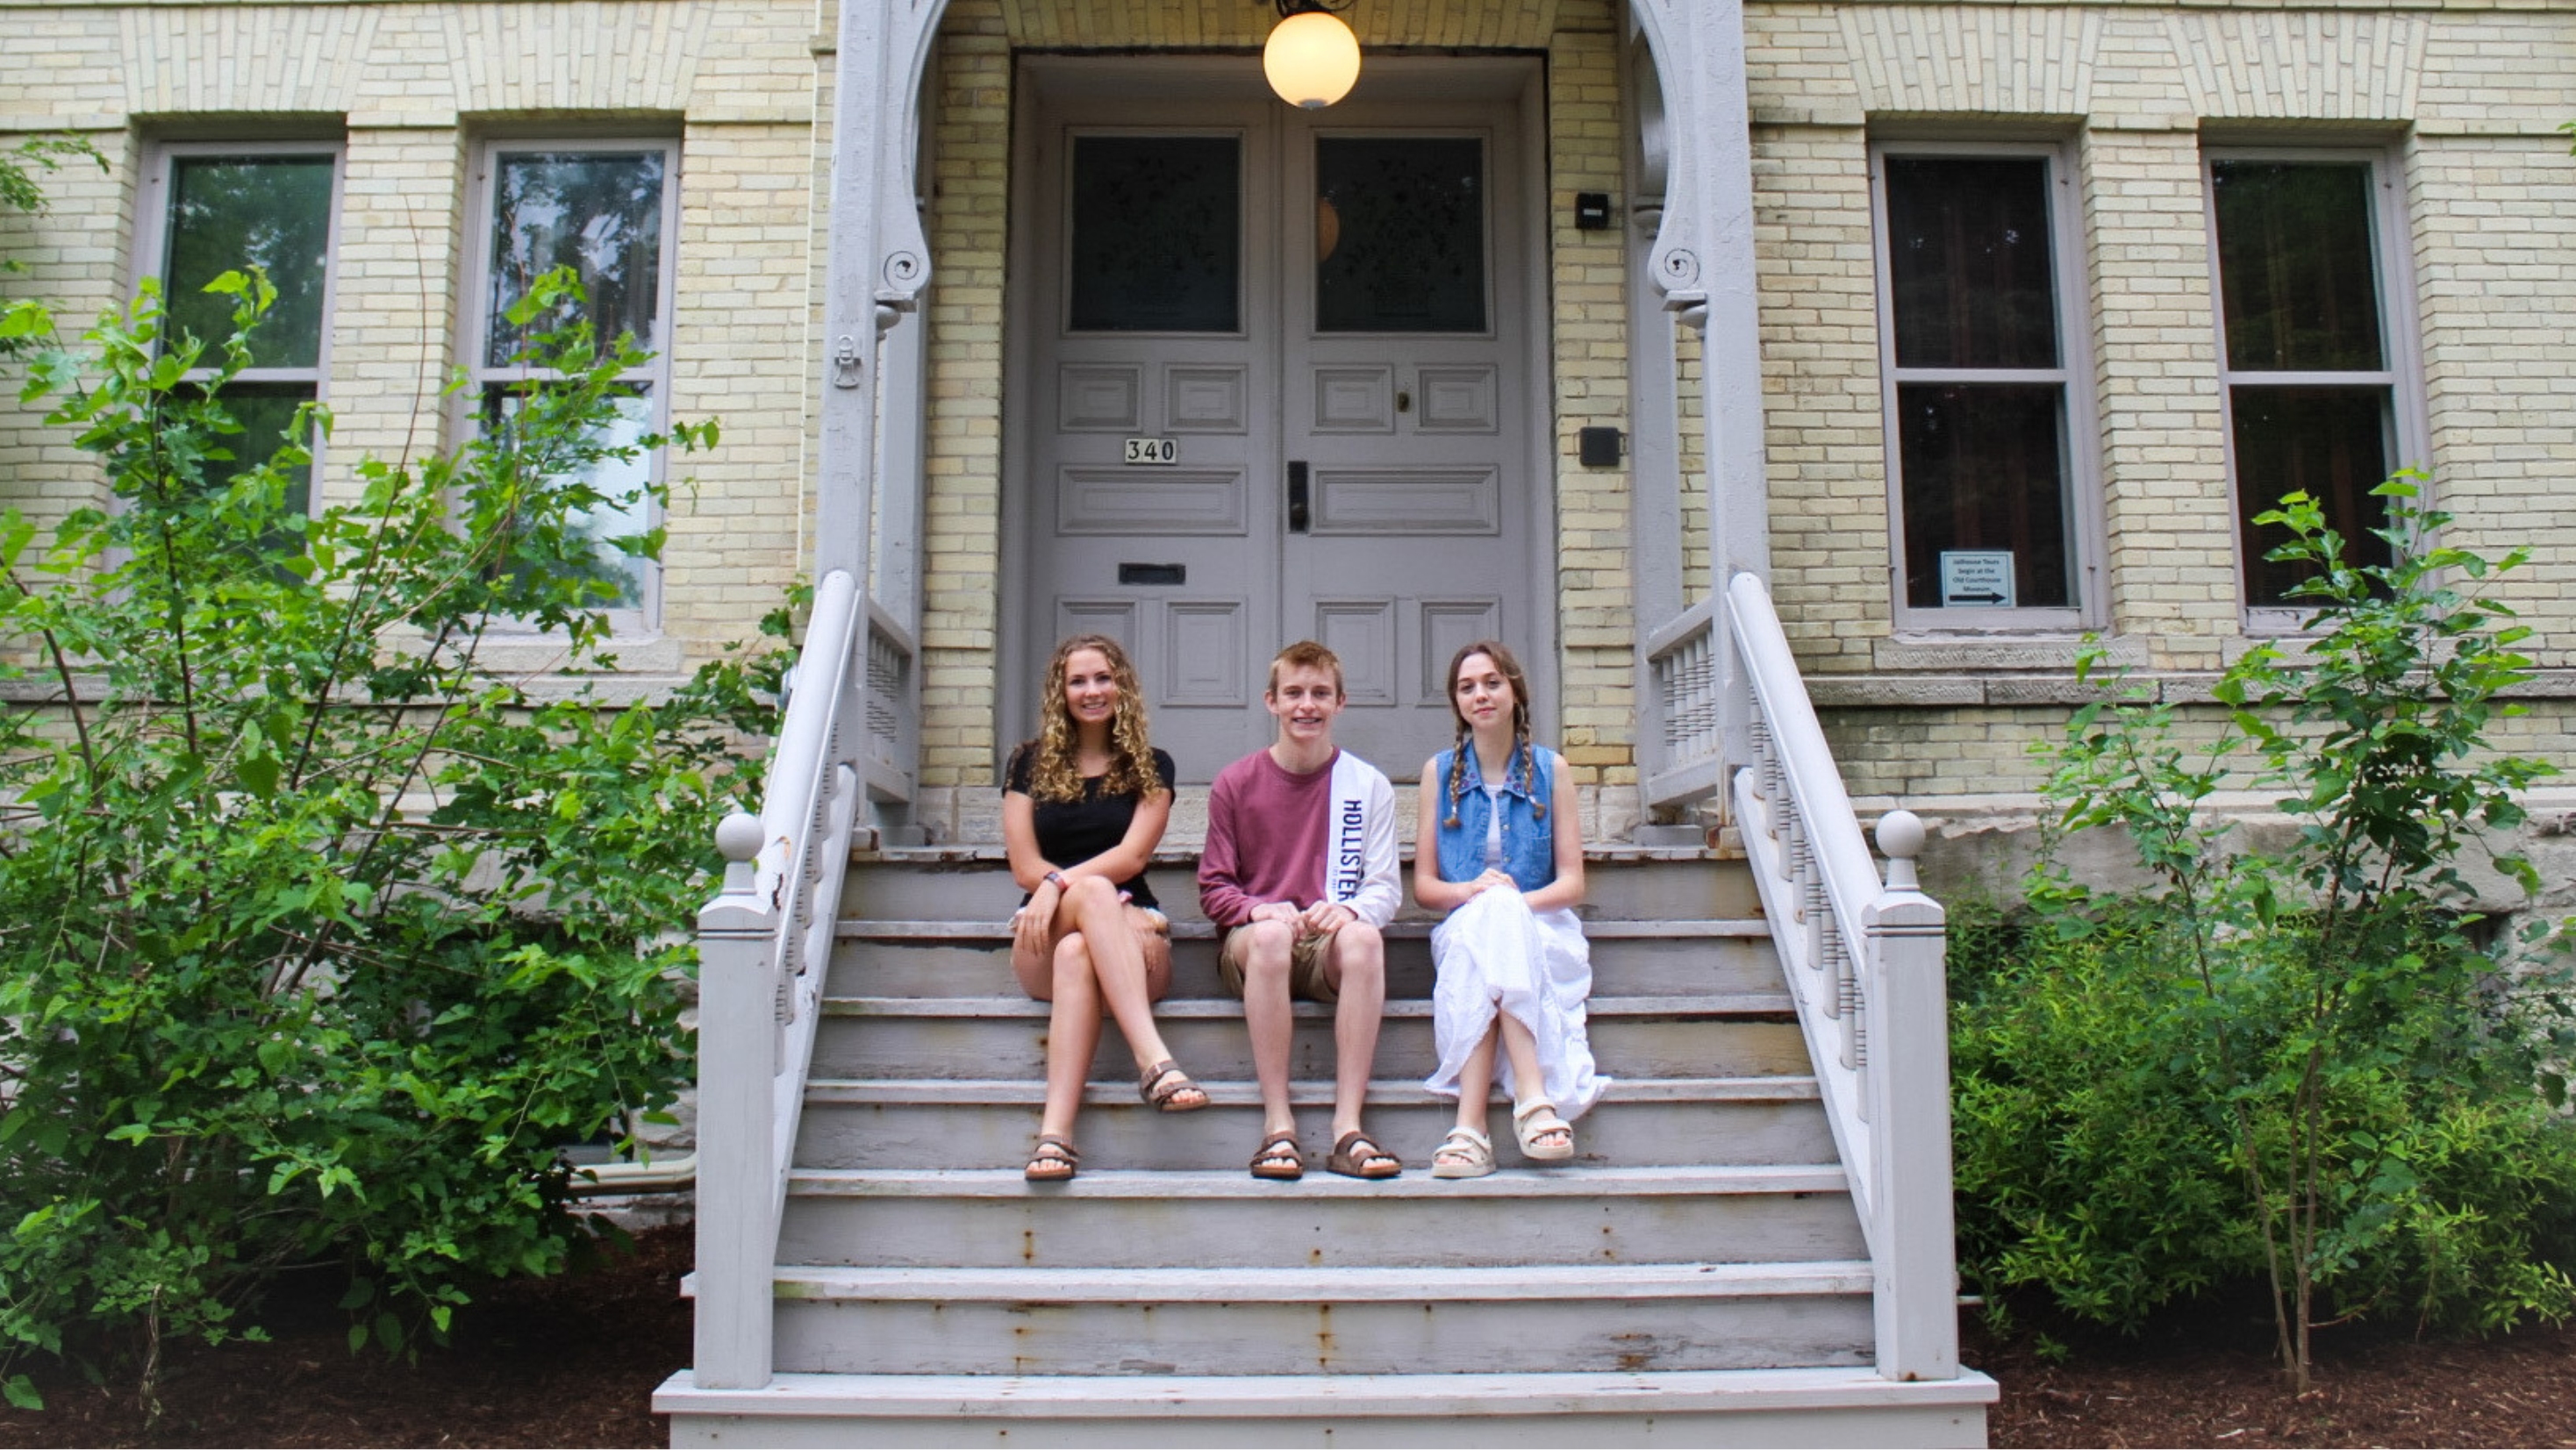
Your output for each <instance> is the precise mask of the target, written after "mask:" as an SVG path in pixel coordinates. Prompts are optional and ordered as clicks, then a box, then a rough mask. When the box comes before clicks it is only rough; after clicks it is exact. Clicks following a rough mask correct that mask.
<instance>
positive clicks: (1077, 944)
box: [1055, 931, 1091, 992]
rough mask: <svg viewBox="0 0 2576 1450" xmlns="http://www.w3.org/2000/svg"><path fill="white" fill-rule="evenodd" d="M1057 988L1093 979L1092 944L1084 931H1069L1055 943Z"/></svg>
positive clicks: (1061, 988)
mask: <svg viewBox="0 0 2576 1450" xmlns="http://www.w3.org/2000/svg"><path fill="white" fill-rule="evenodd" d="M1055 980H1056V990H1057V991H1059V992H1061V991H1063V990H1065V988H1066V987H1067V986H1069V985H1073V984H1076V983H1084V982H1089V981H1090V980H1091V944H1090V943H1089V942H1086V941H1084V940H1083V939H1082V933H1080V932H1078V931H1069V932H1066V933H1065V934H1064V936H1063V937H1062V939H1060V940H1058V941H1057V942H1056V944H1055Z"/></svg>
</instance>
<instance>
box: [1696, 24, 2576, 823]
mask: <svg viewBox="0 0 2576 1450" xmlns="http://www.w3.org/2000/svg"><path fill="white" fill-rule="evenodd" d="M1748 28H1749V32H1750V34H1749V37H1748V38H1749V49H1750V53H1751V70H1752V75H1751V86H1752V96H1751V101H1752V109H1753V115H1754V120H1755V173H1756V174H1755V187H1756V193H1757V195H1756V222H1757V245H1758V251H1759V261H1758V266H1759V269H1760V282H1761V285H1762V289H1763V296H1764V308H1763V325H1764V334H1763V341H1764V388H1765V399H1766V409H1767V422H1768V431H1767V435H1766V443H1767V447H1768V450H1769V463H1770V476H1771V482H1772V502H1773V508H1772V528H1773V546H1774V564H1775V569H1776V577H1775V591H1776V593H1777V595H1778V597H1779V599H1780V601H1781V606H1782V612H1783V614H1784V615H1785V616H1786V618H1787V622H1788V625H1789V629H1790V633H1791V635H1792V638H1793V640H1794V641H1795V643H1796V645H1797V647H1798V648H1799V650H1800V653H1801V655H1802V659H1803V661H1804V663H1805V665H1806V667H1807V669H1808V670H1809V672H1810V675H1811V677H1812V678H1813V679H1815V680H1816V682H1817V693H1818V696H1819V700H1820V703H1822V704H1823V705H1824V706H1825V708H1826V713H1827V716H1828V719H1829V725H1830V728H1831V729H1832V730H1833V732H1834V734H1835V736H1836V742H1837V746H1838V748H1839V749H1841V750H1843V751H1844V752H1845V753H1846V758H1845V763H1846V766H1847V768H1848V769H1849V770H1850V771H1851V773H1852V776H1853V789H1854V790H1855V792H1857V793H1864V794H1880V795H1889V794H1909V793H1910V794H1918V795H1927V794H1928V795H1941V794H1956V793H1966V792H1981V791H1988V790H1994V789H2004V788H2008V787H2009V788H2021V787H2027V786H2029V785H2030V784H2032V783H2034V782H2035V781H2036V779H2037V776H2036V773H2035V767H2034V765H2033V763H2032V761H2031V758H2030V757H2029V755H2028V754H2027V747H2028V746H2029V744H2030V743H2031V742H2032V741H2033V740H2036V739H2040V738H2044V737H2047V736H2050V735H2053V734H2054V733H2055V732H2056V730H2057V729H2058V728H2059V726H2060V725H2061V724H2062V722H2063V720H2064V718H2065V714H2066V709H2067V705H2066V699H2065V697H2066V695H2067V691H2066V689H2065V687H2064V684H2063V682H2064V681H2065V679H2066V678H2067V675H2068V673H2069V670H2068V665H2069V661H2070V659H2071V656H2072V653H2073V651H2074V648H2075V646H2074V644H2073V642H2072V641H2056V642H2052V641H2047V640H2027V639H2025V640H1976V639H1945V638H1940V637H1937V636H1934V637H1921V638H1901V637H1892V636H1891V631H1890V623H1889V615H1890V609H1891V598H1890V594H1891V588H1890V584H1889V581H1888V577H1887V567H1888V547H1889V539H1888V524H1887V494H1886V478H1887V460H1886V447H1885V442H1884V423H1883V419H1882V417H1881V403H1880V397H1879V379H1878V364H1879V359H1878V349H1877V344H1876V318H1875V314H1874V308H1875V290H1876V289H1875V282H1874V280H1873V277H1872V266H1873V263H1872V259H1871V247H1870V235H1869V225H1870V221H1869V198H1868V190H1867V185H1868V183H1867V174H1866V154H1867V153H1866V147H1867V141H1868V139H1869V137H1870V136H1871V135H1872V134H1874V133H1875V134H1882V135H1887V136H1891V137H1902V136H1922V135H1935V136H1945V137H1973V136H1976V135H1979V134H1985V135H1993V136H1999V137H2012V138H2028V137H2033V136H2055V137H2058V138H2060V139H2062V140H2063V141H2065V142H2066V144H2067V146H2068V148H2069V150H2068V154H2069V156H2070V157H2071V159H2072V162H2073V166H2074V172H2075V181H2076V189H2077V193H2078V197H2077V202H2076V206H2077V210H2078V220H2079V222H2080V228H2079V230H2080V234H2081V237H2082V242H2081V248H2082V250H2081V254H2080V267H2079V271H2080V275H2081V279H2082V280H2081V293H2082V307H2083V315H2082V316H2081V317H2079V318H2072V319H2069V321H2070V324H2071V325H2072V326H2076V327H2080V328H2081V329H2083V331H2082V333H2081V339H2082V341H2083V342H2084V343H2085V344H2086V346H2087V347H2088V349H2089V352H2090V363H2091V371H2090V383H2091V389H2092V393H2093V404H2094V406H2093V409H2092V413H2091V417H2090V426H2089V428H2084V429H2081V430H2080V431H2079V434H2078V436H2077V437H2076V439H2075V440H2074V443H2075V446H2076V447H2078V448H2084V449H2088V450H2090V451H2091V457H2092V458H2093V460H2094V461H2095V464H2096V467H2097V469H2098V473H2099V479H2100V482H2099V488H2100V490H2101V494H2100V496H2101V500H2102V527H2101V540H2102V543H2101V552H2102V560H2103V563H2104V565H2105V566H2106V567H2105V570H2104V578H2103V579H2102V580H2101V581H2100V585H2099V592H2100V593H2101V595H2102V598H2101V599H2100V600H2099V602H2098V608H2099V609H2100V611H2101V616H2100V617H2101V619H2102V622H2103V623H2104V624H2105V625H2106V626H2107V630H2108V633H2109V634H2110V635H2112V636H2113V647H2114V648H2115V650H2116V651H2117V657H2118V658H2121V659H2123V660H2124V661H2127V662H2129V663H2132V664H2134V665H2136V666H2138V667H2140V668H2142V669H2143V670H2145V671H2146V672H2148V673H2149V674H2150V675H2151V676H2155V677H2158V678H2167V679H2175V680H2188V679H2189V678H2191V677H2193V676H2194V675H2204V676H2205V672H2208V671H2212V670H2215V669H2216V668H2218V667H2219V666H2220V665H2221V663H2222V662H2223V661H2224V660H2225V659H2226V658H2229V657H2231V656H2232V655H2233V654H2234V653H2235V652H2237V651H2239V650H2241V649H2242V648H2243V647H2244V640H2243V634H2244V624H2243V620H2242V616H2241V613H2240V610H2239V607H2238V604H2237V595H2238V578H2237V569H2236V559H2235V534H2234V526H2233V517H2234V515H2233V504H2232V502H2231V498H2230V492H2229V485H2228V476H2227V439H2226V436H2225V431H2224V425H2223V422H2222V417H2221V413H2220V408H2219V402H2220V400H2219V396H2218V388H2217V379H2216V367H2217V347H2216V335H2215V327H2216V323H2215V319H2214V317H2213V315H2212V287H2213V283H2212V278H2211V264H2210V256H2209V245H2208V232H2207V222H2206V213H2205V209H2204V206H2205V197H2204V191H2205V187H2204V182H2203V179H2202V173H2201V163H2202V148H2203V146H2204V143H2209V144H2218V143H2224V142H2228V141H2235V140H2259V141H2265V142H2268V143H2272V144H2280V143H2284V142H2286V143H2291V144H2299V143H2305V144H2322V145H2335V144H2342V145H2347V146H2352V145H2358V146H2390V147H2392V154H2393V155H2395V156H2396V157H2397V164H2398V169H2399V175H2400V176H2401V177H2402V178H2403V180H2404V183H2405V187H2406V193H2407V194H2406V204H2405V211H2406V222H2405V225H2406V229H2407V240H2408V243H2409V245H2410V247H2411V261H2412V265H2413V270H2414V282H2415V288H2414V292H2413V294H2412V295H2411V296H2401V298H2400V299H2399V301H2400V305H2401V306H2402V307H2405V308H2407V309H2409V310H2410V311H2411V313H2412V314H2413V317H2414V319H2415V321H2416V322H2417V323H2419V324H2420V332H2419V334H2418V347H2417V353H2418V355H2419V356H2420V357H2421V359H2422V364H2423V372H2424V384H2425V386H2424V392H2425V407H2426V412H2427V414H2428V416H2429V419H2430V423H2431V439H2432V450H2433V457H2432V459H2431V463H2432V465H2433V467H2434V470H2435V472H2436V476H2437V482H2436V484H2435V491H2436V495H2437V499H2438V500H2439V502H2440V503H2441V504H2442V505H2443V506H2445V507H2448V508H2450V509H2452V510H2453V511H2454V512H2456V513H2457V514H2458V515H2459V521H2458V523H2456V524H2455V525H2454V526H2453V528H2452V531H2451V533H2450V534H2449V536H2448V537H2449V539H2450V540H2451V541H2453V542H2459V543H2464V544H2467V545H2469V546H2470V547H2473V548H2477V549H2480V550H2481V551H2483V552H2487V553H2490V554H2494V553H2501V552H2502V551H2503V550H2505V549H2506V548H2509V547H2512V546H2515V545H2518V544H2528V545H2531V546H2532V547H2533V548H2534V549H2535V551H2536V553H2537V555H2538V558H2537V559H2536V560H2535V562H2534V564H2533V565H2532V566H2530V567H2529V568H2527V569H2525V570H2523V571H2521V572H2519V573H2518V574H2516V575H2512V576H2508V577H2507V578H2506V580H2505V581H2504V582H2503V583H2502V584H2501V585H2500V586H2499V592H2500V593H2502V594H2504V595H2505V596H2506V597H2507V598H2509V599H2511V600H2513V601H2515V602H2516V603H2517V604H2518V605H2519V606H2520V607H2521V608H2523V609H2524V611H2525V613H2526V615H2527V616H2528V617H2529V618H2530V619H2531V622H2533V623H2535V624H2537V625H2538V626H2539V627H2540V631H2541V633H2540V638H2539V640H2538V641H2537V647H2536V649H2535V651H2534V653H2535V654H2536V656H2537V657H2538V659H2539V662H2540V663H2541V664H2542V665H2543V666H2544V667H2547V668H2548V669H2550V670H2552V671H2568V670H2570V669H2571V667H2576V643H2571V642H2576V490H2571V489H2569V488H2568V487H2567V486H2566V480H2567V479H2568V478H2569V477H2570V476H2571V474H2576V369H2570V368H2568V367H2566V366H2565V365H2564V360H2565V358H2566V356H2567V352H2566V347H2565V343H2564V339H2565V338H2566V337H2567V336H2569V335H2571V334H2576V249H2571V248H2570V246H2569V244H2568V237H2569V234H2570V231H2571V229H2576V160H2571V159H2570V158H2569V157H2568V156H2567V154H2566V152H2567V147H2566V141H2565V138H2564V137H2563V136H2562V135H2559V134H2557V133H2556V132H2555V129H2554V128H2555V127H2556V126H2558V125H2559V124H2560V123H2561V122H2562V121H2564V120H2565V119H2567V116H2568V114H2570V113H2571V107H2570V104H2569V101H2568V93H2567V91H2566V88H2565V78H2566V77H2567V76H2569V75H2570V74H2576V12H2570V11H2568V10H2566V9H2565V8H2563V7H2558V8H2548V9H2543V8H2537V7H2524V6H2488V5H2479V4H2469V5H2462V6H2452V7H2445V8H2443V9H2441V10H2439V11H2412V10H2396V9H2391V8H2382V7H2378V6H2311V7H2299V8H2293V7H2285V6H2276V5H2262V6H2254V5H2245V6H2238V7H2225V6H2205V7H2191V8H2188V9H2185V8H2178V7H2173V6H2165V5H2151V4H2134V3H2133V4H2108V5H2098V6H2087V7H2074V6H2047V5H2015V6H1961V5H1943V4H1876V5H1823V4H1786V3H1774V4H1756V5H1755V6H1753V7H1752V9H1751V11H1750V14H1749V17H1748ZM1691 544H1692V547H1693V550H1694V553H1693V556H1692V558H1691V559H1690V561H1689V566H1690V567H1691V568H1692V569H1693V570H1695V571H1703V572H1700V573H1695V574H1694V576H1693V581H1692V582H1693V587H1695V588H1698V587H1704V586H1703V585H1702V584H1701V583H1700V580H1701V579H1702V578H1704V570H1705V568H1706V555H1705V544H1704V542H1703V541H1702V539H1701V537H1700V536H1699V535H1697V534H1693V535H1692V536H1691ZM2177 687H2178V688H2179V687H2180V686H2179V685H2178V686H2177ZM2538 688H2539V689H2540V690H2541V691H2542V692H2543V694H2544V695H2551V694H2554V695H2556V696H2561V697H2576V673H2555V674H2552V675H2549V676H2547V677H2544V679H2543V680H2542V682H2541V683H2540V685H2539V687H2538ZM2570 716H2571V708H2570V706H2569V705H2568V704H2567V703H2566V702H2565V700H2563V699H2559V700H2551V699H2542V700H2537V701H2535V702H2534V707H2533V714H2532V715H2531V716H2530V717H2528V718H2526V719H2524V720H2521V721H2518V722H2515V723H2514V724H2513V725H2512V726H2510V727H2508V733H2509V734H2510V736H2511V737H2512V738H2513V739H2514V740H2515V741H2517V742H2529V743H2530V746H2531V748H2538V749H2541V750H2543V751H2544V752H2546V753H2549V754H2551V755H2553V756H2555V757H2557V758H2560V759H2561V760H2566V759H2568V757H2569V755H2570V745H2569V740H2570V737H2569V736H2568V735H2567V734H2566V733H2565V731H2566V726H2567V724H2568V721H2569V719H2570Z"/></svg>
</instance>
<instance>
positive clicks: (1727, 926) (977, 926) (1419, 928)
mask: <svg viewBox="0 0 2576 1450" xmlns="http://www.w3.org/2000/svg"><path fill="white" fill-rule="evenodd" d="M1433 925H1434V923H1432V922H1428V921H1393V922H1389V923H1387V925H1386V928H1385V931H1386V934H1387V935H1388V936H1390V937H1394V938H1396V939H1398V940H1400V941H1401V940H1413V939H1417V938H1428V937H1429V936H1430V935H1431V928H1432V926H1433ZM832 934H833V935H834V936H836V937H838V938H840V939H841V940H843V941H974V942H990V943H992V944H994V945H995V946H999V945H1001V944H1002V943H1004V942H1007V941H1009V940H1010V939H1011V932H1010V927H1009V925H1008V923H1006V922H1003V921H1000V920H985V921H876V920H863V919H857V918H844V919H842V920H841V921H839V922H836V923H834V924H833V927H832ZM1583 934H1584V936H1586V937H1587V938H1590V939H1593V940H1605V939H1614V938H1615V939H1622V940H1627V939H1638V940H1644V939H1664V938H1674V937H1743V938H1762V939H1766V940H1767V939H1768V938H1769V937H1770V935H1771V924H1770V923H1769V922H1767V921H1765V920H1763V919H1762V918H1760V917H1758V916H1753V917H1736V916H1721V917H1707V918H1702V919H1699V920H1682V921H1630V920H1624V919H1618V918H1607V919H1602V920H1591V919H1586V920H1585V921H1584V923H1583ZM1172 939H1173V940H1175V941H1214V940H1216V925H1215V923H1213V922H1206V921H1176V922H1173V923H1172Z"/></svg>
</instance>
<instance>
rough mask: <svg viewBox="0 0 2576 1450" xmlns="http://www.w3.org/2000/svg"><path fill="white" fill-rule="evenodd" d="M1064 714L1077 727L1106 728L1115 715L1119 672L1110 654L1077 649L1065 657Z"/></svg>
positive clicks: (1116, 712)
mask: <svg viewBox="0 0 2576 1450" xmlns="http://www.w3.org/2000/svg"><path fill="white" fill-rule="evenodd" d="M1064 713H1065V714H1066V715H1067V716H1068V717H1070V718H1071V719H1072V721H1073V723H1074V726H1075V728H1077V729H1090V728H1093V727H1097V728H1099V729H1103V730H1106V729H1108V728H1109V725H1110V722H1111V721H1113V720H1115V719H1116V718H1117V716H1118V671H1117V670H1116V669H1115V668H1114V667H1113V666H1112V665H1111V664H1110V663H1109V656H1108V655H1107V654H1106V653H1104V652H1102V651H1100V650H1096V649H1078V650H1075V651H1074V652H1073V653H1071V654H1069V655H1066V656H1065V657H1064Z"/></svg>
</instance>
